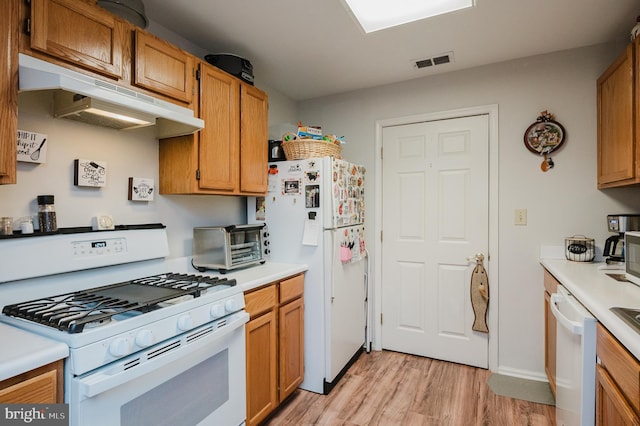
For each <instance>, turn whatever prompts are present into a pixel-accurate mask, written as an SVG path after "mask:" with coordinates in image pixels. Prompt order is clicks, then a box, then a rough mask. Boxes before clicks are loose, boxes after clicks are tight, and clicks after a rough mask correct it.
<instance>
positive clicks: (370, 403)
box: [264, 351, 555, 426]
mask: <svg viewBox="0 0 640 426" xmlns="http://www.w3.org/2000/svg"><path fill="white" fill-rule="evenodd" d="M490 375H491V373H490V372H489V371H488V370H483V369H479V368H474V367H468V366H465V365H459V364H454V363H449V362H444V361H438V360H432V359H429V358H422V357H418V356H413V355H407V354H402V353H397V352H390V351H382V352H378V351H372V352H371V353H369V354H362V355H361V356H360V358H359V359H358V361H356V363H355V364H353V366H351V368H350V369H349V370H348V371H347V373H346V374H345V375H344V377H343V378H342V379H341V380H340V382H338V385H337V386H336V387H335V388H334V389H333V390H332V391H331V392H330V394H329V395H318V394H315V393H312V392H307V391H304V390H301V389H298V390H296V391H295V392H294V394H293V395H292V397H291V398H290V399H289V400H288V401H287V402H285V403H284V404H283V405H282V406H281V407H280V409H279V410H278V411H277V412H276V413H275V414H274V415H273V416H272V417H271V418H269V419H267V421H265V422H264V425H270V426H280V425H350V426H351V425H392V426H395V425H403V426H404V425H409V426H411V425H434V426H444V425H447V426H449V425H456V426H458V425H460V426H470V425H496V426H503V425H504V426H516V425H532V426H533V425H535V426H543V425H553V424H554V423H555V420H554V419H555V407H552V406H548V405H543V404H536V403H532V402H527V401H521V400H517V399H513V398H508V397H504V396H499V395H496V394H494V393H493V392H492V391H491V389H490V388H489V386H488V385H487V383H486V381H487V378H488V377H489V376H490Z"/></svg>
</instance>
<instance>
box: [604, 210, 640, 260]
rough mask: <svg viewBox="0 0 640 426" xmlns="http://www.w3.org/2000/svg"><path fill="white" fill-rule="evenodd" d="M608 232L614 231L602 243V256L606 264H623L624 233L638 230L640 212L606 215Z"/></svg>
mask: <svg viewBox="0 0 640 426" xmlns="http://www.w3.org/2000/svg"><path fill="white" fill-rule="evenodd" d="M607 226H608V227H609V232H615V233H616V235H613V236H611V237H609V238H607V240H606V241H605V243H604V250H603V253H602V256H604V258H605V261H606V262H607V264H624V233H625V232H627V231H640V214H610V215H607Z"/></svg>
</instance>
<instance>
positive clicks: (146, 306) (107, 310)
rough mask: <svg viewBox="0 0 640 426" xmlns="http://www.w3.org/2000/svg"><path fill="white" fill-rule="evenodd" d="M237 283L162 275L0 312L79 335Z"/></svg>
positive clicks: (169, 274)
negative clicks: (86, 330) (90, 329)
mask: <svg viewBox="0 0 640 426" xmlns="http://www.w3.org/2000/svg"><path fill="white" fill-rule="evenodd" d="M235 285H236V281H235V280H233V279H227V278H218V277H211V276H203V275H193V274H176V273H165V274H156V275H152V276H148V277H144V278H138V279H134V280H130V281H125V282H120V283H117V284H111V285H106V286H100V287H95V288H91V289H87V290H82V291H76V292H72V293H65V294H61V295H57V296H51V297H44V298H40V299H35V300H29V301H26V302H21V303H16V304H12V305H7V306H5V307H4V308H3V310H2V313H3V314H5V315H8V316H12V317H16V318H23V319H25V320H29V321H32V322H35V323H39V324H44V325H46V326H49V327H53V328H57V329H59V330H63V331H65V332H67V333H72V334H75V333H81V332H83V331H84V330H85V328H87V329H88V328H95V327H100V326H103V325H105V324H108V323H110V322H112V321H125V320H127V319H131V318H134V317H137V316H139V315H142V314H145V313H148V312H151V311H155V310H159V309H162V308H163V307H166V306H167V305H175V304H178V303H180V302H183V301H188V300H191V299H194V298H196V297H199V296H200V295H201V294H204V293H206V292H212V291H216V290H222V289H227V288H229V287H233V286H235Z"/></svg>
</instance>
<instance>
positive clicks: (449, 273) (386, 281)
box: [382, 115, 491, 368]
mask: <svg viewBox="0 0 640 426" xmlns="http://www.w3.org/2000/svg"><path fill="white" fill-rule="evenodd" d="M382 146H383V154H384V155H383V160H382V172H383V177H382V197H383V198H382V205H383V207H382V229H383V239H382V315H383V316H382V347H383V348H384V349H390V350H394V351H399V352H406V353H411V354H415V355H421V356H426V357H430V358H436V359H441V360H447V361H452V362H457V363H462V364H467V365H472V366H476V367H482V368H488V335H487V334H486V333H480V332H475V331H473V330H472V329H471V327H472V325H473V320H474V314H473V309H472V306H471V297H470V279H471V273H472V271H473V268H474V266H475V262H473V261H472V262H469V261H468V258H469V257H472V256H473V255H475V254H476V253H483V254H485V255H487V250H488V247H489V116H488V115H477V116H470V117H462V118H454V119H447V120H438V121H430V122H424V123H415V124H406V125H399V126H390V127H384V128H383V133H382ZM485 267H486V268H487V272H488V274H489V281H491V273H490V270H489V267H488V262H486V261H485Z"/></svg>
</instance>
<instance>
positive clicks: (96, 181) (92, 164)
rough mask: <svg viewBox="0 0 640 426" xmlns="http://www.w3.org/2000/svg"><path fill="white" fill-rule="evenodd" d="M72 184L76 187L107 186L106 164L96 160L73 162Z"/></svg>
mask: <svg viewBox="0 0 640 426" xmlns="http://www.w3.org/2000/svg"><path fill="white" fill-rule="evenodd" d="M73 169H74V172H73V184H74V185H76V186H90V187H103V186H107V163H106V162H104V161H98V160H84V159H77V160H74V168H73Z"/></svg>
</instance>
